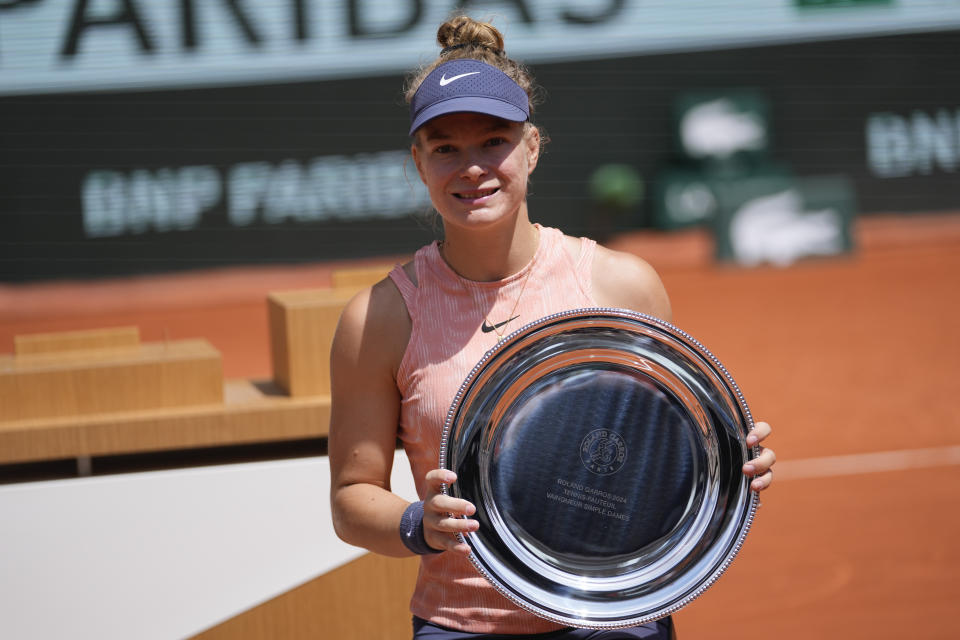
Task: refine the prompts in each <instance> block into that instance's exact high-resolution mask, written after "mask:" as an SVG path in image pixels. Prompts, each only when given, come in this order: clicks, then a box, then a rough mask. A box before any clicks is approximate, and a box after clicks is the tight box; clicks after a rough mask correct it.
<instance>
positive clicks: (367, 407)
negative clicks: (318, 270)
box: [329, 281, 477, 556]
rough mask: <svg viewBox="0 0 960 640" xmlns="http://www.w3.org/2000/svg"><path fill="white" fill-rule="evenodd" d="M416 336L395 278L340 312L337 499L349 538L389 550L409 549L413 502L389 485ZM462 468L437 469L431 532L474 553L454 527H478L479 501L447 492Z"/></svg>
mask: <svg viewBox="0 0 960 640" xmlns="http://www.w3.org/2000/svg"><path fill="white" fill-rule="evenodd" d="M409 337H410V318H409V316H408V315H407V311H406V307H405V306H404V304H403V299H402V297H401V296H400V293H399V291H397V289H396V287H394V286H393V284H392V283H390V282H389V281H383V282H380V283H378V284H377V285H375V286H374V287H373V288H372V289H369V290H366V291H363V292H361V293H360V294H358V295H357V296H356V297H355V298H354V299H353V300H351V301H350V303H349V304H348V305H347V307H346V309H345V310H344V312H343V315H342V316H341V318H340V323H339V325H338V327H337V332H336V335H335V336H334V341H333V348H332V350H331V356H330V371H331V387H332V388H331V394H332V407H331V416H330V439H329V454H330V474H331V484H330V487H331V488H330V492H331V495H330V503H331V505H332V510H333V524H334V528H335V530H336V532H337V535H338V536H340V538H341V539H343V540H344V541H345V542H349V543H350V544H354V545H357V546H360V547H364V548H365V549H369V550H370V551H374V552H376V553H381V554H383V555H389V556H409V555H411V551H410V550H409V549H407V547H406V546H405V545H404V544H403V542H402V541H401V538H400V531H399V529H400V519H401V517H402V516H403V512H404V510H405V509H406V508H407V506H409V503H408V502H407V501H406V500H404V499H402V498H400V497H399V496H397V495H395V494H394V493H392V492H391V491H390V472H391V469H392V467H393V455H394V450H395V448H396V441H397V427H398V424H399V417H400V400H401V398H400V392H399V390H398V389H397V383H396V375H397V368H398V367H399V364H400V361H401V359H402V358H403V352H404V350H405V348H406V345H407V342H408V340H409ZM455 480H456V475H455V474H454V473H453V472H451V471H448V470H443V469H436V470H433V471H430V472H429V473H428V474H427V476H426V478H425V481H426V487H427V489H426V493H427V495H426V496H424V516H423V525H424V537H425V540H426V542H427V544H428V545H429V546H430V547H432V548H434V549H449V550H454V551H457V552H459V553H469V547H468V546H467V545H464V544H459V543H458V542H457V538H456V537H455V536H453V535H451V534H452V533H456V532H458V531H475V530H476V528H477V523H476V521H475V520H465V519H462V518H458V517H450V514H456V515H468V516H469V515H472V514H473V513H474V511H475V509H474V507H473V505H471V504H470V503H468V502H467V501H465V500H460V499H457V498H453V497H451V496H448V495H445V494H443V493H442V492H441V485H442V484H443V483H444V482H446V483H448V484H449V483H452V482H454V481H455Z"/></svg>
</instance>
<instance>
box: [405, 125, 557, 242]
mask: <svg viewBox="0 0 960 640" xmlns="http://www.w3.org/2000/svg"><path fill="white" fill-rule="evenodd" d="M415 135H416V138H415V141H414V144H413V146H412V148H411V152H412V153H413V159H414V162H415V164H416V165H417V171H418V173H419V174H420V179H421V180H423V183H424V184H425V185H426V186H427V189H428V191H429V192H430V200H431V201H432V202H433V206H434V207H436V209H437V211H438V212H439V213H440V215H441V216H442V218H443V220H444V224H445V225H450V224H453V225H458V226H464V227H474V226H483V225H488V224H493V223H496V222H498V221H502V220H506V219H510V218H513V217H514V216H515V215H516V214H517V213H519V212H522V213H524V214H525V213H526V197H527V179H528V178H529V176H530V174H531V173H533V170H534V168H535V167H536V165H537V158H538V156H539V151H540V134H539V132H538V131H537V129H536V127H527V126H524V123H522V122H510V121H508V120H502V119H500V118H495V117H493V116H488V115H484V114H479V113H452V114H448V115H445V116H440V117H439V118H434V119H433V120H431V121H429V122H427V123H426V124H425V125H423V126H422V127H420V128H419V129H418V130H417V132H416V134H415Z"/></svg>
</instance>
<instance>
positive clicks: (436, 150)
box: [433, 144, 454, 153]
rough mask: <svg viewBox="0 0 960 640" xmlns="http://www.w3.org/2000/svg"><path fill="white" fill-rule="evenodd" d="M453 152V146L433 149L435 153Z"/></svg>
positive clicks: (448, 145)
mask: <svg viewBox="0 0 960 640" xmlns="http://www.w3.org/2000/svg"><path fill="white" fill-rule="evenodd" d="M453 151H454V148H453V145H452V144H441V145H438V146H436V147H434V148H433V152H434V153H452V152H453Z"/></svg>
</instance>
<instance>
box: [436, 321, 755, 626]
mask: <svg viewBox="0 0 960 640" xmlns="http://www.w3.org/2000/svg"><path fill="white" fill-rule="evenodd" d="M590 319H592V320H596V321H597V322H601V323H602V322H626V323H628V324H632V325H638V326H643V327H645V328H646V329H648V330H652V331H654V332H657V333H660V334H662V335H664V336H666V337H668V338H669V339H672V340H675V341H678V342H679V343H681V344H682V345H683V346H684V347H686V348H687V349H689V350H690V351H691V352H693V353H694V354H696V355H697V356H698V357H699V358H701V359H702V360H703V362H704V364H705V365H706V366H707V368H708V369H710V370H711V371H712V372H713V373H714V374H715V375H716V377H717V378H718V379H719V380H720V382H721V383H722V386H723V391H725V392H726V393H727V395H728V398H727V399H728V400H729V401H731V402H732V403H733V404H734V405H735V407H736V409H737V411H738V412H739V418H740V420H739V429H738V433H737V435H738V440H739V441H740V442H741V443H745V440H744V439H745V434H746V433H748V432H749V431H750V430H752V429H753V428H754V422H753V417H752V414H751V413H750V409H749V407H748V405H747V403H746V400H745V398H744V396H743V393H742V392H741V390H740V388H739V386H738V385H737V383H736V382H735V381H734V379H733V377H732V376H731V375H730V373H729V372H728V371H727V369H726V368H725V367H724V366H723V364H722V363H721V362H720V360H719V359H718V358H717V357H716V356H714V355H713V353H712V352H710V350H708V349H707V348H706V347H705V346H703V344H701V343H700V342H699V341H698V340H696V339H695V338H693V336H691V335H690V334H688V333H687V332H685V331H683V330H682V329H680V328H678V327H676V326H675V325H673V324H671V323H669V322H666V321H664V320H661V319H659V318H656V317H654V316H651V315H648V314H644V313H640V312H637V311H631V310H627V309H618V308H612V307H590V308H583V309H573V310H569V311H563V312H559V313H555V314H551V315H548V316H546V317H544V318H541V319H539V320H535V321H533V322H530V323H528V324H526V325H524V326H522V327H520V328H518V329H516V330H515V331H513V332H512V333H510V334H509V335H508V336H506V337H505V338H504V339H502V340H500V341H499V342H498V343H497V344H496V345H495V346H494V347H492V348H491V349H490V350H488V351H487V352H486V354H485V355H484V356H483V357H482V358H481V359H480V361H479V362H477V364H476V365H475V366H474V367H473V369H472V370H471V371H470V373H469V374H468V375H467V377H466V378H465V379H464V381H463V383H462V384H461V385H460V387H459V389H458V390H457V393H456V394H455V396H454V400H453V402H452V403H451V406H450V409H449V411H448V413H447V418H446V420H445V423H444V427H443V433H442V437H441V443H440V468H444V469H449V468H451V465H450V453H451V442H450V441H451V437H452V435H453V433H454V427H455V425H456V423H457V417H458V415H459V412H460V409H461V407H462V405H463V403H464V400H465V399H466V398H467V397H469V395H470V394H471V393H472V392H473V391H474V390H475V387H477V385H478V384H479V385H480V386H479V388H480V389H482V388H483V384H482V383H483V377H484V373H485V372H486V371H487V369H488V368H489V367H490V366H495V364H496V362H497V360H498V358H500V357H501V356H503V354H505V353H507V352H509V351H510V350H511V349H513V348H514V347H516V346H517V345H518V344H520V343H521V342H523V341H524V340H527V339H529V338H530V336H532V335H536V334H537V333H539V332H542V331H543V330H544V329H547V328H549V327H551V326H555V325H562V324H570V323H576V322H578V321H584V320H590ZM536 340H537V338H533V342H536ZM743 447H744V448H745V449H747V450H748V451H749V452H750V453H752V455H753V456H756V455H758V454H759V452H760V447H759V446H754V447H750V448H747V447H746V446H745V444H743ZM738 471H739V469H738ZM442 491H443V492H444V493H446V494H450V492H451V490H450V486H449V485H447V484H444V485H443V486H442ZM741 493H742V492H741ZM473 499H474V501H475V502H476V497H473ZM758 505H759V499H758V496H757V494H756V492H754V491H751V490H749V487H747V489H746V493H745V496H744V497H741V498H739V499H738V500H737V502H736V504H735V505H734V506H733V507H726V510H727V511H728V512H729V511H730V510H731V509H733V510H740V511H741V512H742V513H740V516H739V518H738V519H737V524H736V535H735V536H734V539H732V541H728V542H726V543H724V544H722V545H721V546H722V547H724V549H723V550H722V551H720V552H717V553H715V554H714V556H715V557H714V558H713V561H714V562H716V564H715V565H714V567H713V568H712V569H710V570H709V572H708V574H707V576H706V577H705V578H703V579H700V580H698V581H696V582H695V584H694V585H693V587H692V589H691V590H689V592H687V593H685V594H684V595H683V596H682V597H680V598H679V599H677V600H675V601H673V602H670V603H668V604H665V605H662V606H658V607H656V608H655V609H654V610H647V611H637V612H635V613H631V614H620V615H617V616H614V617H613V618H608V617H604V616H586V617H585V616H584V615H583V613H582V611H583V608H582V607H581V608H577V607H576V604H575V603H574V604H573V605H571V606H569V607H568V608H567V609H565V610H562V607H560V606H557V605H556V604H555V603H554V604H552V605H550V606H546V605H540V604H538V603H536V602H533V601H532V600H531V599H530V598H528V597H523V596H522V595H519V594H518V593H517V591H518V590H519V589H516V590H515V588H513V587H512V586H510V585H509V584H505V582H507V583H509V582H510V579H511V576H503V575H497V572H496V571H494V570H491V569H489V568H488V567H489V566H490V564H491V563H490V562H488V560H489V558H487V557H485V554H486V553H487V552H486V550H485V547H484V546H483V545H478V544H475V543H472V537H473V536H472V534H466V535H465V534H457V537H458V539H459V541H460V542H462V543H465V544H467V545H468V546H469V547H470V556H469V559H470V562H471V564H472V565H473V566H474V568H475V569H476V570H477V572H478V573H479V574H480V575H481V576H483V577H484V578H485V579H486V580H487V582H489V583H490V584H491V585H492V586H493V587H494V588H495V589H496V590H497V591H498V592H499V593H500V594H501V595H503V596H504V597H506V598H507V599H508V600H510V601H511V602H512V603H513V604H515V605H517V606H518V607H520V608H521V609H523V610H526V611H528V612H529V613H532V614H534V615H536V616H538V617H540V618H543V619H546V620H549V621H551V622H555V623H557V624H562V625H565V626H574V627H582V628H593V629H616V628H625V627H630V626H636V625H641V624H645V623H648V622H651V621H653V620H657V619H660V618H663V617H666V616H668V615H671V614H673V613H676V612H677V611H679V610H680V609H682V608H683V607H685V606H687V605H688V604H690V603H691V602H693V601H694V600H696V599H697V598H699V597H700V596H701V595H702V594H703V593H704V592H705V591H706V590H707V589H709V588H710V587H711V586H712V585H713V584H714V583H715V582H716V581H717V580H718V579H719V578H720V576H721V575H723V574H724V573H725V572H726V570H727V569H728V568H729V566H730V564H731V563H732V562H733V560H734V559H735V558H736V556H737V555H738V553H739V552H740V549H741V548H742V546H743V543H744V541H745V539H746V536H747V534H748V533H749V531H750V529H751V526H752V524H753V520H754V518H755V516H756V510H757V507H758ZM463 517H466V516H463ZM728 528H729V525H727V526H726V527H725V528H724V531H726V529H728ZM701 533H702V532H701ZM727 537H728V538H729V536H727ZM478 542H479V538H478ZM715 546H716V543H713V544H712V545H711V546H710V547H709V548H710V549H712V548H713V547H715ZM512 577H513V578H514V581H516V575H514V576H512ZM578 612H579V613H578Z"/></svg>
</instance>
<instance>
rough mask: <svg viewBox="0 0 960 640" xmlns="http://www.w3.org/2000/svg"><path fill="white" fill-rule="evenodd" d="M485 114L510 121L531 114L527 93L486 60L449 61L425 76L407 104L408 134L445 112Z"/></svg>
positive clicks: (515, 120) (519, 120) (525, 117)
mask: <svg viewBox="0 0 960 640" xmlns="http://www.w3.org/2000/svg"><path fill="white" fill-rule="evenodd" d="M464 111H466V112H470V113H485V114H487V115H489V116H496V117H497V118H503V119H504V120H511V121H513V122H524V121H525V120H527V119H528V118H529V117H530V100H529V99H528V98H527V92H526V91H524V90H523V89H522V88H521V87H520V85H518V84H517V83H516V82H514V81H513V80H511V79H510V77H509V76H507V74H505V73H504V72H502V71H500V70H499V69H497V68H496V67H492V66H490V65H489V64H487V63H486V62H481V61H479V60H472V59H466V58H464V59H460V60H451V61H450V62H445V63H443V64H441V65H440V66H438V67H437V68H436V69H434V70H433V71H431V72H430V74H429V75H428V76H427V77H426V78H424V80H423V82H422V83H421V84H420V88H418V89H417V93H416V94H415V95H414V96H413V101H412V102H411V103H410V135H411V136H412V135H413V133H414V132H415V131H416V130H417V129H419V128H420V127H421V126H422V125H424V124H425V123H426V122H427V121H428V120H433V119H434V118H436V117H438V116H443V115H446V114H448V113H461V112H464Z"/></svg>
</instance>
